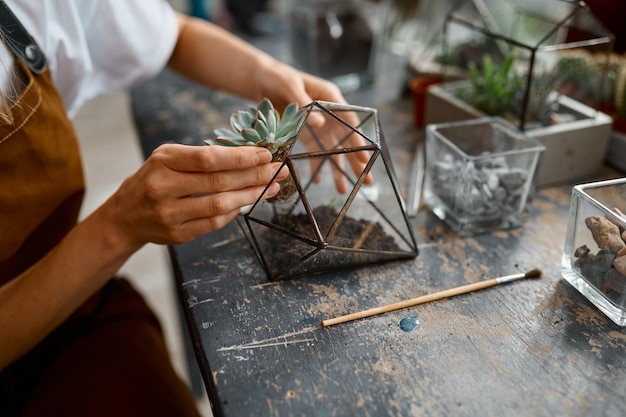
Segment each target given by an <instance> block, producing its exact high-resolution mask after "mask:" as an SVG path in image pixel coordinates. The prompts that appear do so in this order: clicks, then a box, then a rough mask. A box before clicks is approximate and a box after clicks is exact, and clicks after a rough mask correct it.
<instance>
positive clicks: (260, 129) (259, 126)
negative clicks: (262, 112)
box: [254, 120, 270, 138]
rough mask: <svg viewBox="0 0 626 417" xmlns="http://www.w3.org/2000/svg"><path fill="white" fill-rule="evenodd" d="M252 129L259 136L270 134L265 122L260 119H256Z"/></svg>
mask: <svg viewBox="0 0 626 417" xmlns="http://www.w3.org/2000/svg"><path fill="white" fill-rule="evenodd" d="M254 130H256V131H257V133H258V134H259V136H260V137H261V138H266V137H267V135H269V134H270V131H269V129H268V128H267V124H266V123H264V122H263V121H262V120H257V122H256V123H255V124H254Z"/></svg>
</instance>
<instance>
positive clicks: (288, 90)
mask: <svg viewBox="0 0 626 417" xmlns="http://www.w3.org/2000/svg"><path fill="white" fill-rule="evenodd" d="M262 68H263V71H265V72H264V73H263V72H262V75H261V76H259V77H258V78H257V79H258V80H259V91H260V92H259V94H260V95H261V96H262V97H268V98H269V99H270V100H271V101H272V103H273V104H274V105H275V106H276V108H277V109H278V110H279V111H282V110H283V109H284V108H285V107H286V106H287V105H288V104H289V103H293V102H296V103H298V105H299V106H300V107H302V106H306V105H307V104H310V103H311V102H312V101H314V100H320V101H328V102H332V103H339V104H346V100H345V98H344V97H343V95H342V94H341V91H340V90H339V88H338V87H337V85H335V84H333V83H331V82H330V81H327V80H324V79H322V78H319V77H316V76H313V75H311V74H307V73H304V72H301V71H298V70H296V69H295V68H293V67H291V66H289V65H286V64H283V63H280V62H275V63H274V64H273V65H267V66H263V67H262ZM339 116H340V117H341V118H343V119H344V120H345V121H346V122H347V123H349V124H350V125H352V126H358V125H359V122H360V121H359V119H358V117H357V116H356V114H354V113H352V112H342V113H341V114H340V115H339ZM308 123H309V124H310V125H311V127H312V128H314V129H315V130H316V135H317V137H318V138H319V139H321V140H323V141H324V144H323V146H324V148H325V149H333V148H334V147H335V146H337V145H338V144H339V143H341V146H342V147H356V146H363V145H364V144H365V140H364V139H363V137H361V136H360V135H358V134H355V133H352V134H350V131H349V129H348V128H347V127H343V126H339V124H338V123H333V124H332V126H330V125H328V123H326V118H325V117H324V116H323V115H322V114H321V113H320V112H312V113H311V114H310V116H309V119H308ZM309 136H310V135H307V132H303V133H302V141H303V143H304V144H305V145H306V146H307V149H308V150H309V151H316V150H319V149H320V146H319V144H318V143H317V142H316V141H315V140H314V139H313V138H311V137H309ZM369 158H370V153H369V152H365V151H363V152H351V153H349V154H347V159H348V162H349V163H350V166H351V168H352V171H353V172H354V173H355V174H356V175H360V174H361V173H362V172H363V169H364V168H365V166H366V165H367V163H368V161H369ZM333 160H334V164H332V171H333V176H334V180H335V185H336V187H337V190H338V191H339V192H340V193H345V192H347V191H348V189H347V184H346V179H345V176H344V175H343V174H342V173H341V169H343V166H344V162H343V160H344V155H335V156H333ZM319 163H320V161H319V160H318V161H317V162H316V164H317V165H319ZM316 169H317V166H313V167H312V170H313V171H312V172H315V170H316ZM372 182H373V177H372V175H368V176H367V177H366V180H365V183H366V184H371V183H372Z"/></svg>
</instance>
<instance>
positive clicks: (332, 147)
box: [209, 101, 417, 281]
mask: <svg viewBox="0 0 626 417" xmlns="http://www.w3.org/2000/svg"><path fill="white" fill-rule="evenodd" d="M259 108H261V106H259ZM300 110H301V111H302V113H301V114H299V115H297V117H301V119H300V120H298V122H297V123H295V124H294V125H293V126H294V127H295V128H294V131H292V132H291V133H289V134H290V135H292V136H291V138H289V139H288V140H286V141H285V146H286V150H285V151H284V160H283V165H284V166H286V167H287V168H288V170H289V174H290V175H289V177H288V180H289V181H290V182H291V183H292V186H293V192H292V193H291V195H288V196H282V197H281V198H270V199H265V198H264V194H265V192H267V188H266V190H265V191H264V193H263V194H262V195H261V196H259V199H258V200H257V202H256V203H255V204H253V205H252V206H251V207H250V208H249V209H247V210H246V213H245V214H243V215H242V216H241V217H240V218H239V224H240V226H241V229H242V230H243V232H244V234H245V235H246V237H247V238H248V241H249V242H250V245H251V246H252V248H253V250H254V252H255V254H256V256H257V258H258V259H259V261H260V263H261V265H262V266H263V269H264V270H265V273H266V274H267V277H268V279H269V280H271V281H276V280H282V279H286V278H292V277H296V276H304V275H311V274H317V273H322V272H326V271H330V270H336V269H337V268H344V267H354V266H360V265H365V264H372V263H379V262H384V261H391V260H399V259H410V258H414V257H415V256H417V245H416V243H415V238H414V237H413V234H412V230H411V227H410V224H409V221H408V217H407V215H406V213H405V210H404V203H403V202H402V198H401V196H400V193H399V187H398V183H397V180H396V177H395V174H394V171H393V168H392V165H391V160H390V158H389V155H388V152H387V148H386V146H385V143H384V139H383V136H382V131H381V128H380V125H379V121H378V116H377V112H376V110H375V109H371V108H366V107H359V106H352V105H345V104H337V103H329V102H321V101H314V102H312V103H310V104H309V105H308V106H306V107H304V108H302V109H300ZM249 111H250V112H251V113H252V112H253V111H256V113H257V114H258V113H259V109H254V108H251V109H249ZM272 111H274V112H275V110H273V108H272ZM287 113H288V114H289V115H292V116H293V115H295V113H293V111H292V110H286V111H285V114H287ZM233 117H235V119H236V116H235V115H234V116H233ZM269 117H270V118H274V117H276V118H277V119H278V120H279V123H278V125H277V127H278V126H280V119H281V117H280V116H279V115H278V113H277V112H276V113H275V115H274V116H269ZM267 118H268V116H267V115H258V116H256V117H254V118H253V119H256V120H251V127H250V128H251V129H255V127H254V126H255V124H256V123H258V119H261V120H263V119H267ZM283 119H284V115H283ZM232 121H233V119H232V118H231V130H232V131H237V130H238V129H239V128H240V127H241V126H233V124H232ZM262 123H263V122H262ZM256 130H259V129H258V128H257V129H256ZM260 130H261V131H262V132H264V129H263V128H261V129H260ZM278 130H280V129H278ZM282 133H284V132H281V134H282ZM216 134H217V135H218V136H219V130H218V131H216ZM252 136H254V135H252ZM269 136H271V134H270V135H269ZM274 136H275V135H274ZM272 139H275V138H272ZM209 142H210V143H211V144H215V143H220V142H218V141H216V140H213V141H209ZM220 144H224V141H221V143H220ZM250 144H251V143H248V145H250ZM355 159H361V160H363V161H365V162H366V164H365V166H364V168H357V167H358V166H360V165H359V164H356V165H351V163H350V161H354V160H355ZM355 171H357V172H355ZM283 181H285V180H283ZM268 186H269V184H268ZM283 188H285V186H284V185H283V184H281V189H283Z"/></svg>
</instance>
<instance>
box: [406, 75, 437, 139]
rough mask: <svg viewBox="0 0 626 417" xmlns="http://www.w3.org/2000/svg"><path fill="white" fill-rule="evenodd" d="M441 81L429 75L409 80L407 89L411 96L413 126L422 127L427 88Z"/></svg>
mask: <svg viewBox="0 0 626 417" xmlns="http://www.w3.org/2000/svg"><path fill="white" fill-rule="evenodd" d="M442 81H443V78H442V77H438V76H431V75H418V76H415V77H413V78H411V79H410V80H409V89H410V90H411V95H412V96H413V113H414V117H415V126H416V127H419V128H422V127H424V119H425V118H424V115H425V114H426V93H427V92H428V87H429V86H431V85H433V84H439V83H441V82H442Z"/></svg>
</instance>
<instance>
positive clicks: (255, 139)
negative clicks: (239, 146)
mask: <svg viewBox="0 0 626 417" xmlns="http://www.w3.org/2000/svg"><path fill="white" fill-rule="evenodd" d="M241 136H243V138H244V139H245V140H247V141H248V142H252V143H254V144H256V143H259V142H260V141H261V136H259V134H258V132H257V131H256V130H254V129H252V128H245V129H243V130H242V131H241Z"/></svg>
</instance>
